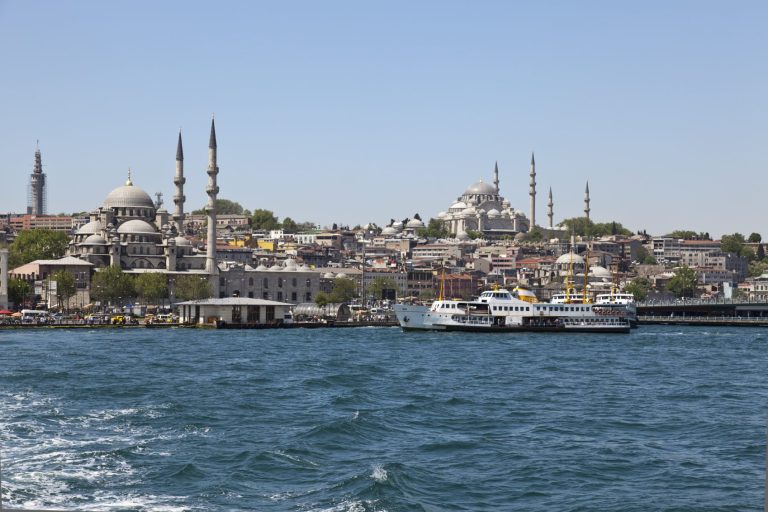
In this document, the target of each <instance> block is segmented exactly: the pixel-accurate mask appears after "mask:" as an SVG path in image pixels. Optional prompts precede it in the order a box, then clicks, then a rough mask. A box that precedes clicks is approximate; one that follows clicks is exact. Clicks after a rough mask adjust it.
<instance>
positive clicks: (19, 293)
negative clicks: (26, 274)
mask: <svg viewBox="0 0 768 512" xmlns="http://www.w3.org/2000/svg"><path fill="white" fill-rule="evenodd" d="M31 292H32V287H31V286H29V283H28V282H26V281H24V280H23V279H15V278H14V279H9V280H8V300H10V301H11V302H13V304H14V305H15V306H16V307H17V308H18V307H19V306H21V305H23V304H24V302H25V301H26V300H27V297H29V294H30V293H31Z"/></svg>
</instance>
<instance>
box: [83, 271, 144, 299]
mask: <svg viewBox="0 0 768 512" xmlns="http://www.w3.org/2000/svg"><path fill="white" fill-rule="evenodd" d="M135 294H136V292H135V290H134V287H133V279H132V278H131V276H129V275H128V274H126V273H124V272H123V269H121V268H120V267H118V266H117V265H112V266H110V267H107V268H105V269H102V270H100V271H98V272H96V274H94V276H93V279H92V280H91V297H92V298H94V299H96V300H98V301H100V302H108V303H122V302H123V300H125V299H130V298H133V297H134V296H135Z"/></svg>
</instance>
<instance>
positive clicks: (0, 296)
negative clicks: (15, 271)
mask: <svg viewBox="0 0 768 512" xmlns="http://www.w3.org/2000/svg"><path fill="white" fill-rule="evenodd" d="M0 309H8V249H6V248H4V247H2V248H0Z"/></svg>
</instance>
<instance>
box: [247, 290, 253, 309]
mask: <svg viewBox="0 0 768 512" xmlns="http://www.w3.org/2000/svg"><path fill="white" fill-rule="evenodd" d="M248 298H249V299H252V298H253V292H248ZM248 307H250V306H248Z"/></svg>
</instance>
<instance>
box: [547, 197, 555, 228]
mask: <svg viewBox="0 0 768 512" xmlns="http://www.w3.org/2000/svg"><path fill="white" fill-rule="evenodd" d="M554 206H555V203H554V202H553V201H552V187H549V202H548V203H547V217H549V229H552V228H553V227H554V225H553V223H552V218H553V217H554V216H555V211H554V210H553V208H554Z"/></svg>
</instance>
